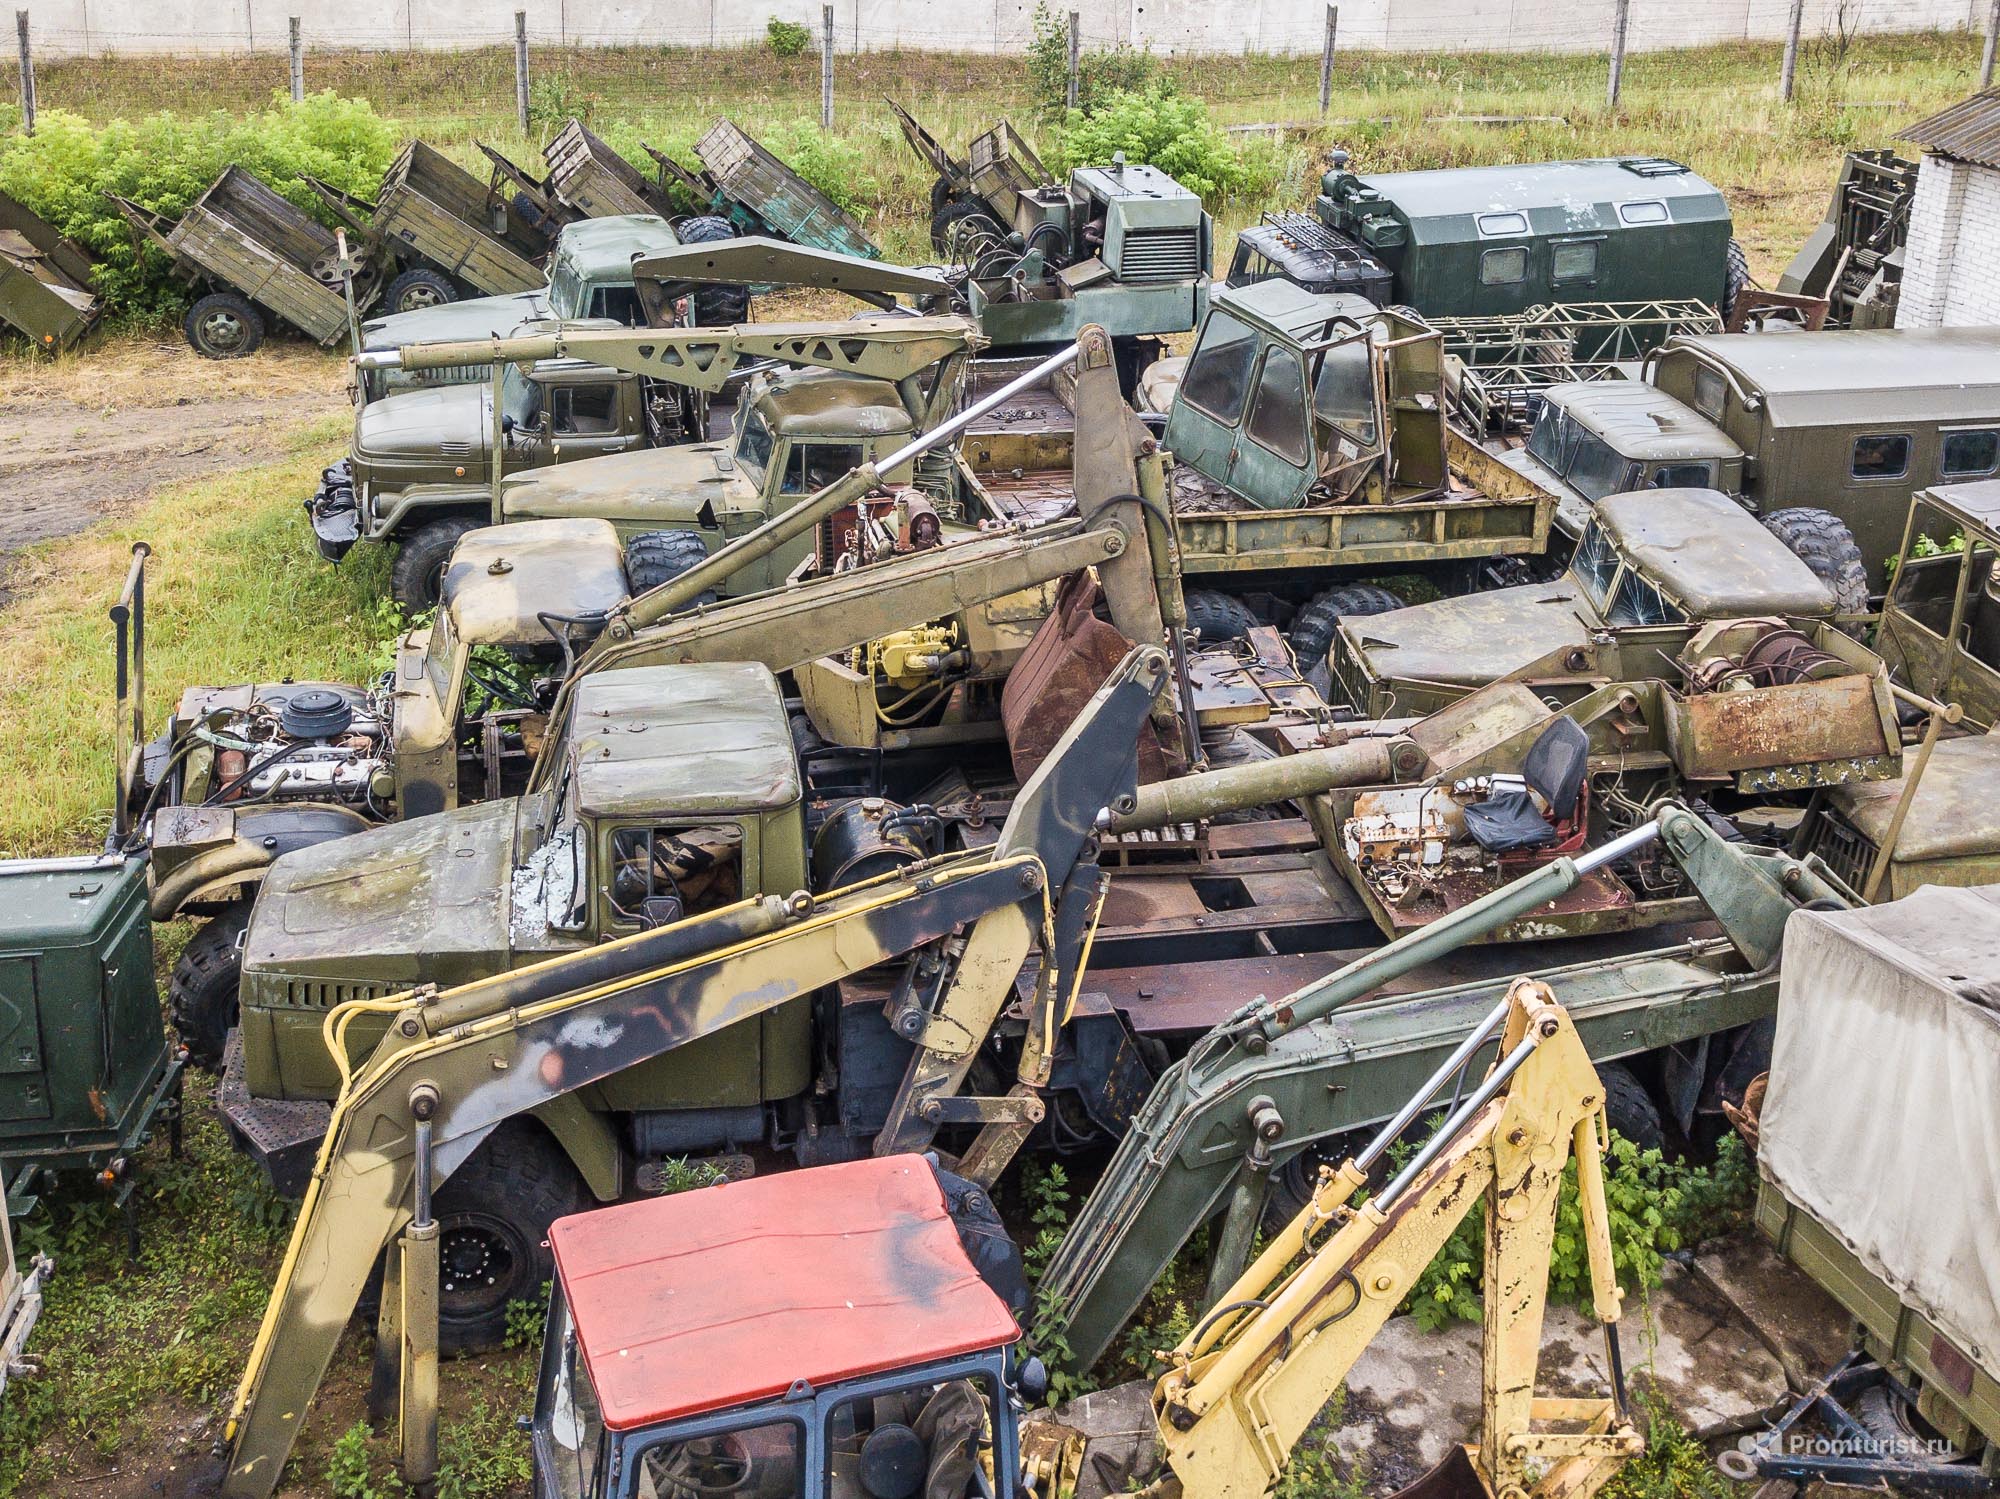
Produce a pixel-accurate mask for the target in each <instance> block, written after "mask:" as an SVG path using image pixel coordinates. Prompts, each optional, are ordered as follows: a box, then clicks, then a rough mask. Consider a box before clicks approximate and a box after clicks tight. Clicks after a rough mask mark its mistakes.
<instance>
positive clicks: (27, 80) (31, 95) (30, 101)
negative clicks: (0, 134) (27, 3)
mask: <svg viewBox="0 0 2000 1499" xmlns="http://www.w3.org/2000/svg"><path fill="white" fill-rule="evenodd" d="M14 29H15V30H16V31H18V32H20V34H21V128H22V129H23V130H25V131H26V132H27V133H28V134H29V135H33V134H34V133H35V58H34V54H33V53H31V52H30V51H29V50H28V13H27V12H26V11H25V10H17V11H15V12H14Z"/></svg>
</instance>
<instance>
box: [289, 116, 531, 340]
mask: <svg viewBox="0 0 2000 1499" xmlns="http://www.w3.org/2000/svg"><path fill="white" fill-rule="evenodd" d="M307 181H308V183H309V184H310V185H311V186H312V188H313V190H314V191H316V192H317V193H318V194H319V195H320V197H321V198H322V199H323V200H324V201H325V202H326V203H327V205H328V206H329V207H330V208H331V209H332V210H333V211H334V212H335V213H336V214H338V215H339V216H340V217H341V218H342V219H344V220H346V222H347V223H348V225H349V227H350V228H352V229H353V230H354V231H355V233H356V234H357V235H361V236H364V237H366V238H368V239H373V240H379V241H381V242H382V243H383V244H385V245H387V246H388V247H389V248H390V249H391V250H392V251H393V253H394V254H395V255H396V257H397V259H398V261H399V262H400V263H401V264H402V265H403V267H404V269H403V270H402V271H401V272H400V273H399V274H398V275H397V277H396V279H395V280H394V281H391V282H390V283H389V287H388V290H387V292H386V293H385V294H384V299H385V300H386V302H387V303H388V305H389V307H390V308H391V309H392V310H393V311H395V312H414V311H417V310H419V309H422V308H425V307H434V306H437V305H439V304H440V303H444V302H450V301H452V300H454V299H455V298H457V297H460V296H466V295H471V294H474V293H479V294H484V295H487V296H504V295H507V294H509V293H512V292H521V291H528V290H531V289H533V288H537V287H540V286H542V285H543V284H544V282H545V280H546V278H545V277H544V276H543V274H542V264H541V263H542V260H543V259H544V258H545V257H546V256H547V255H548V253H549V247H550V235H549V234H548V233H547V232H545V231H544V230H543V229H541V228H540V227H538V226H537V225H535V224H531V223H530V222H529V221H528V220H527V218H526V217H525V216H524V215H523V214H522V213H521V212H520V210H519V209H518V208H516V207H515V206H514V205H513V203H512V202H511V201H509V200H508V199H507V198H506V197H505V196H503V195H500V194H497V193H495V192H493V191H492V190H491V189H489V188H487V187H483V186H481V185H480V183H479V180H478V179H477V178H475V177H474V176H473V175H472V174H471V173H470V172H468V171H466V170H465V169H464V168H463V167H461V166H459V165H458V164H457V163H456V162H454V161H452V160H451V159H450V158H449V157H447V156H445V155H444V154H443V153H441V152H439V151H438V150H436V149H435V148H433V147H431V146H427V145H425V144H424V143H423V142H422V141H414V140H413V141H411V142H410V143H409V144H408V145H407V146H405V147H403V150H402V153H401V154H400V155H399V156H397V158H396V159H395V161H394V162H392V163H391V164H390V166H389V170H388V171H387V172H386V173H385V174H384V175H383V178H382V186H381V189H380V190H379V191H378V192H377V193H376V195H375V200H374V201H373V202H372V203H371V202H369V201H368V200H367V199H365V198H358V197H356V196H354V195H353V194H351V193H345V192H342V191H341V190H340V189H338V188H336V187H333V186H332V185H330V184H328V183H325V182H321V181H319V180H318V179H317V178H308V179H307ZM440 278H441V279H440Z"/></svg>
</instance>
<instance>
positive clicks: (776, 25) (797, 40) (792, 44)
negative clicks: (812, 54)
mask: <svg viewBox="0 0 2000 1499" xmlns="http://www.w3.org/2000/svg"><path fill="white" fill-rule="evenodd" d="M812 39H813V36H812V32H810V31H809V30H807V29H806V28H805V27H803V26H801V25H800V24H799V23H798V22H797V21H781V20H779V19H778V18H777V17H776V16H773V17H771V24H770V25H768V26H766V27H765V28H764V45H765V46H767V47H769V48H770V49H771V55H772V56H774V57H803V56H805V52H806V48H808V47H810V46H811V45H812Z"/></svg>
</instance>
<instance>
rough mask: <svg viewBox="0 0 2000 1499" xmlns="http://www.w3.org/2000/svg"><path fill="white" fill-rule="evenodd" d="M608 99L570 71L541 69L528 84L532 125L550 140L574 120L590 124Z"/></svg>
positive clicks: (532, 130) (532, 127)
mask: <svg viewBox="0 0 2000 1499" xmlns="http://www.w3.org/2000/svg"><path fill="white" fill-rule="evenodd" d="M603 102H604V98H603V96H602V95H601V94H595V93H592V92H591V91H590V90H589V89H587V88H585V87H583V85H581V84H579V83H578V82H577V81H576V80H575V79H574V78H571V77H570V76H569V74H567V73H540V74H537V75H536V76H535V78H534V79H533V81H532V82H530V83H529V85H528V129H529V130H530V131H531V132H533V133H534V134H535V136H536V137H537V138H539V139H541V140H547V139H548V138H549V137H550V136H552V135H554V134H555V133H556V132H557V131H558V130H560V129H562V128H563V126H565V125H567V124H568V123H569V122H570V121H571V120H581V121H583V123H584V124H586V125H588V124H589V123H590V122H591V121H592V120H593V119H594V118H595V117H596V115H597V106H598V105H600V104H602V103H603Z"/></svg>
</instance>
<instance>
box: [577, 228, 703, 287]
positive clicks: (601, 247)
mask: <svg viewBox="0 0 2000 1499" xmlns="http://www.w3.org/2000/svg"><path fill="white" fill-rule="evenodd" d="M679 243H680V238H679V236H678V235H676V234H675V233H674V230H673V226H672V225H671V224H669V223H668V222H667V221H666V220H665V219H663V218H661V217H660V216H659V215H658V214H651V213H628V214H612V215H608V216H606V217H604V218H597V219H578V220H577V221H576V222H575V223H573V224H565V225H563V230H562V233H561V234H560V235H559V236H558V237H557V239H556V249H555V254H553V255H551V256H550V257H549V265H550V269H551V271H553V270H554V268H555V267H556V266H557V265H565V264H566V265H570V266H573V267H574V268H575V270H576V272H577V274H578V275H581V276H583V277H584V278H585V279H586V280H598V279H601V278H602V277H604V276H607V275H611V274H616V273H623V275H624V277H625V279H626V280H628V281H629V280H631V273H632V262H633V261H634V260H635V259H637V258H639V257H642V256H646V255H657V254H659V253H660V252H661V251H663V250H671V249H673V248H674V247H675V246H676V245H678V244H679Z"/></svg>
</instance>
